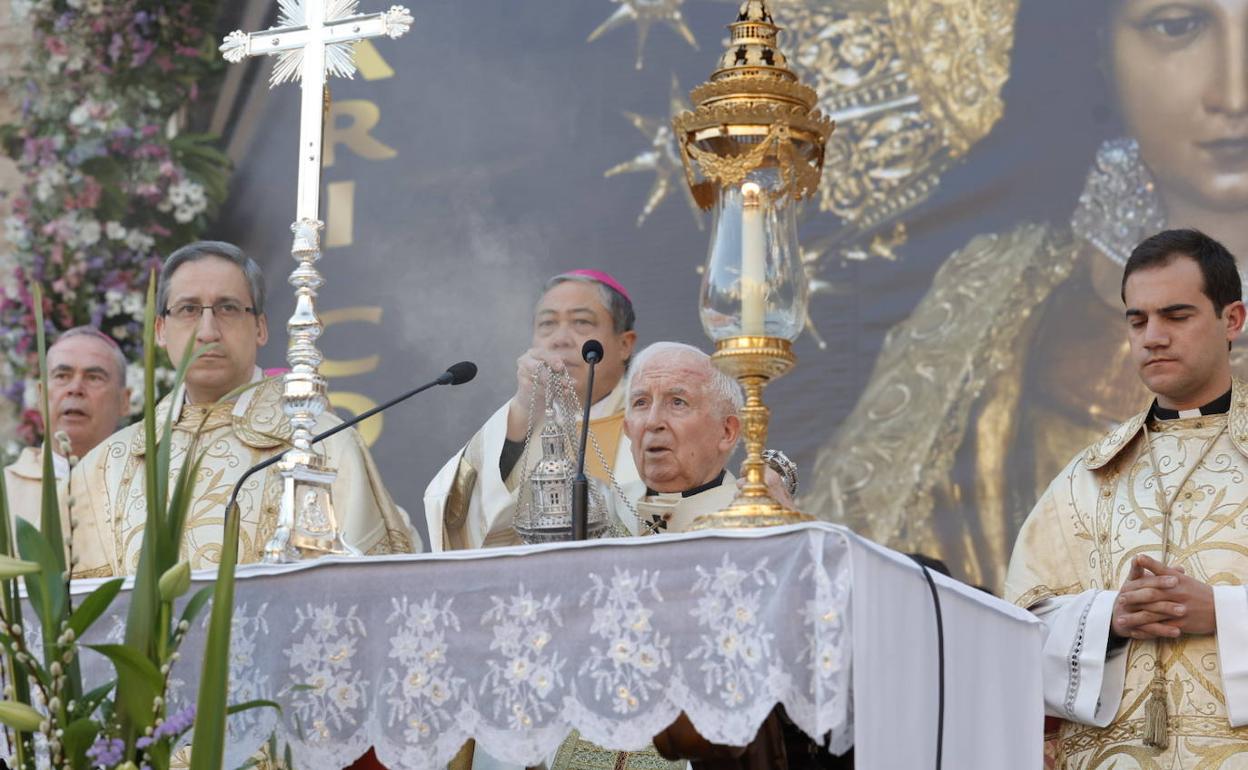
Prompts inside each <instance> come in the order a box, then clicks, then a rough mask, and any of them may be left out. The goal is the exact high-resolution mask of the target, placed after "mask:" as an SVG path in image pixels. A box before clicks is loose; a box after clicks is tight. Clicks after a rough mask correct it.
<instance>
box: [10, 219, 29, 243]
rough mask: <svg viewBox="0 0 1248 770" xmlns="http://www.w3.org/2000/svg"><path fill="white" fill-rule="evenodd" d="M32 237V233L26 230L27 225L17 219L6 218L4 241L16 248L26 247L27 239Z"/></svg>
mask: <svg viewBox="0 0 1248 770" xmlns="http://www.w3.org/2000/svg"><path fill="white" fill-rule="evenodd" d="M29 237H30V231H29V230H27V229H26V225H25V223H23V222H22V220H20V219H18V218H17V217H5V219H4V239H5V240H6V241H8V242H9V243H11V244H13V245H14V246H26V245H27V239H28V238H29Z"/></svg>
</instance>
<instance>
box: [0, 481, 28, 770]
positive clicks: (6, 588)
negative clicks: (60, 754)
mask: <svg viewBox="0 0 1248 770" xmlns="http://www.w3.org/2000/svg"><path fill="white" fill-rule="evenodd" d="M12 534H13V521H12V519H11V518H10V517H9V491H8V489H7V488H6V487H5V483H4V473H3V472H0V553H3V554H4V555H5V556H10V557H14V556H16V555H17V549H16V548H14V545H13V537H12ZM0 602H2V603H3V611H4V617H5V619H6V620H7V621H8V622H10V623H16V624H17V625H21V623H22V603H21V601H20V600H19V594H18V590H17V581H16V580H5V581H2V582H0ZM4 674H5V678H6V679H7V680H8V682H9V683H10V685H11V686H12V687H13V700H15V701H17V702H18V703H30V680H29V679H28V678H27V674H26V667H25V666H23V665H21V664H20V663H18V662H17V661H16V660H14V659H13V655H12V654H10V653H9V652H8V649H7V647H6V648H5V653H4ZM14 737H15V740H14V741H12V746H13V748H14V752H13V753H14V761H15V762H16V763H17V767H18V768H21V769H22V770H27V768H29V769H30V770H34V766H35V757H34V744H33V743H32V740H33V739H32V736H31V734H30V733H23V732H17V731H15V736H14Z"/></svg>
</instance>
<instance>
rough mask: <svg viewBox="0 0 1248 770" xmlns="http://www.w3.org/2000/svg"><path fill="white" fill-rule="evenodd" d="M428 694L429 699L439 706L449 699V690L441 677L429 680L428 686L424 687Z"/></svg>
mask: <svg viewBox="0 0 1248 770" xmlns="http://www.w3.org/2000/svg"><path fill="white" fill-rule="evenodd" d="M425 691H426V692H427V693H428V695H429V700H430V701H431V702H432V703H433V705H435V706H441V705H442V704H443V703H446V702H447V701H448V700H450V697H451V690H450V688H449V687H447V686H446V682H444V681H442V680H441V679H434V680H432V681H431V682H429V686H428V687H427V688H426V689H425Z"/></svg>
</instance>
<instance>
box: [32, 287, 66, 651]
mask: <svg viewBox="0 0 1248 770" xmlns="http://www.w3.org/2000/svg"><path fill="white" fill-rule="evenodd" d="M30 295H31V297H32V299H33V302H34V306H35V307H34V311H35V342H36V345H37V347H38V349H39V382H41V383H43V387H42V388H40V389H39V392H40V398H39V410H40V414H42V415H43V425H44V431H43V481H42V484H43V494H42V496H41V501H40V502H41V505H40V517H39V530H40V531H41V532H43V533H44V535H45V536H46V537H47V538H48V540H49V541H50V542H51V543H53V544H54V545H55V546H56V548H55V551H54V554H55V557H56V561H55V564H56V569H55V570H54V572H56V573H57V575H58V578H59V576H60V575H61V574H62V573H64V572H65V563H66V562H65V535H64V533H63V532H62V531H61V506H60V502H59V501H58V499H57V496H56V470H55V468H54V467H53V463H52V418H51V414H52V413H51V411H50V410H49V409H48V387H47V383H48V381H49V380H48V344H47V339H46V335H45V328H44V322H43V289H42V287H40V286H39V284H37V283H31V286H30ZM57 620H60V618H59V617H58V618H57ZM59 625H60V624H59V623H57V624H56V626H48V628H55V627H58V626H59Z"/></svg>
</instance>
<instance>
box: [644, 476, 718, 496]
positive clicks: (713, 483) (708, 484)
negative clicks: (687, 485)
mask: <svg viewBox="0 0 1248 770" xmlns="http://www.w3.org/2000/svg"><path fill="white" fill-rule="evenodd" d="M727 472H728V471H727V470H722V471H720V472H719V475H718V476H716V477H715V478H713V479H711V480H710V481H708V482H706V483H705V484H703V485H701V486H698V487H694V488H693V489H686V490H685V491H684V492H681V493H680V496H681V497H693V496H694V495H700V494H702V493H703V492H705V491H707V490H708V489H714V488H715V487H718V486H719V485H721V484H723V483H724V474H726V473H727ZM635 488H636V487H634V489H635ZM662 494H671V493H670V492H655V491H654V490H653V489H651V488H650V487H646V497H654V496H655V495H662Z"/></svg>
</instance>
